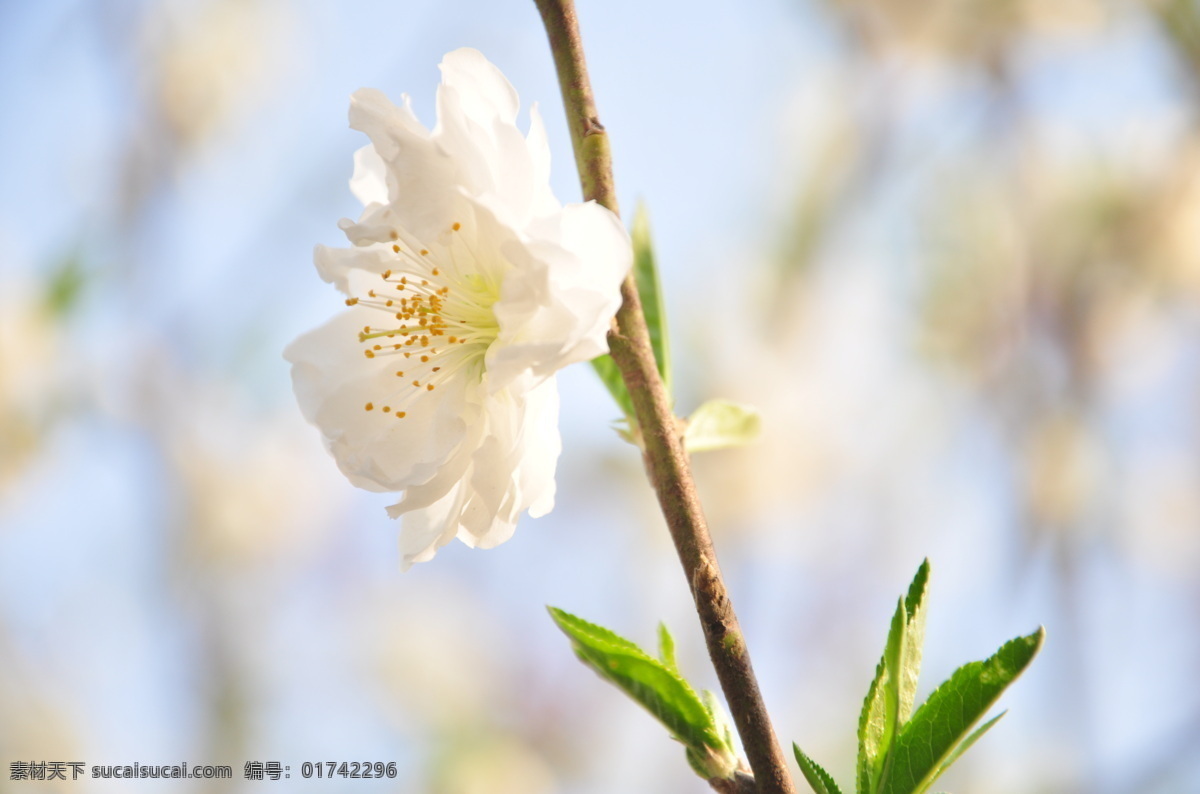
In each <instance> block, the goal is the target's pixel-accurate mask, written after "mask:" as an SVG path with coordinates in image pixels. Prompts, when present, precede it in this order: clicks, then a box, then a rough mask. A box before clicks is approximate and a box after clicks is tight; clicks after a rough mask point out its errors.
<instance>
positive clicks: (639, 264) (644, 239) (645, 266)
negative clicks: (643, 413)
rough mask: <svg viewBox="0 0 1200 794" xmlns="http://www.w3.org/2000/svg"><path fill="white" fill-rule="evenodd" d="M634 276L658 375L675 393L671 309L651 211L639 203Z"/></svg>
mask: <svg viewBox="0 0 1200 794" xmlns="http://www.w3.org/2000/svg"><path fill="white" fill-rule="evenodd" d="M630 237H631V238H632V240H633V279H634V281H635V282H636V284H637V291H638V297H639V298H641V301H642V314H643V315H644V316H645V318H646V327H647V328H649V329H650V346H651V347H652V348H654V361H655V363H657V364H658V374H659V375H661V376H662V379H663V383H664V384H666V387H667V394H670V393H671V346H670V341H669V339H668V337H667V310H666V307H665V306H664V305H663V298H662V285H661V284H660V283H659V280H658V267H657V265H656V264H655V260H654V244H653V243H652V242H651V240H650V213H649V212H647V210H646V205H645V204H643V203H641V202H639V203H638V206H637V210H635V211H634V213H633V229H632V230H631V232H630Z"/></svg>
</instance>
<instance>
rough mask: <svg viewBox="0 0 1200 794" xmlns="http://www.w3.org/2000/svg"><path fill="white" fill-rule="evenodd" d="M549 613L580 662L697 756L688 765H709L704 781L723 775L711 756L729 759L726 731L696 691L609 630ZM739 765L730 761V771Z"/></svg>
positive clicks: (551, 609)
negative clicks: (614, 687)
mask: <svg viewBox="0 0 1200 794" xmlns="http://www.w3.org/2000/svg"><path fill="white" fill-rule="evenodd" d="M549 610H550V616H551V617H552V618H553V619H554V622H555V623H557V624H558V627H559V628H560V629H562V631H563V633H564V634H566V635H567V636H568V637H569V638H570V639H571V644H572V646H573V647H574V650H575V655H576V656H578V657H579V659H580V661H582V662H583V663H584V664H586V665H587V666H588V667H590V668H592V670H594V671H595V672H596V673H597V674H598V675H600V677H602V678H604V679H606V680H607V681H609V682H610V683H612V684H615V685H616V686H617V687H618V688H619V689H621V690H622V691H623V692H624V693H625V694H627V695H629V696H630V697H631V698H633V699H634V700H636V701H637V702H638V703H640V704H641V705H642V706H643V707H644V708H645V709H646V710H647V711H649V712H650V713H651V714H653V715H654V716H655V717H656V718H658V721H659V722H661V723H662V724H663V725H664V726H665V727H666V728H667V730H668V731H670V732H671V736H672V737H673V738H675V739H678V740H679V741H681V742H683V743H684V744H685V745H687V746H688V748H689V750H691V751H694V753H695V755H696V758H695V759H693V753H689V755H688V757H689V760H694V761H697V762H699V761H704V760H708V761H709V763H710V765H709V766H708V767H706V772H707V774H706V775H705V777H717V776H719V775H717V774H714V767H713V766H712V765H711V764H712V759H711V758H708V757H710V756H723V755H726V754H727V750H728V748H727V747H726V744H725V741H724V737H723V736H722V731H721V730H720V729H719V728H718V727H717V725H716V724H715V723H714V721H713V716H712V714H711V712H710V711H709V709H708V708H707V707H706V706H705V705H704V703H703V702H702V701H701V700H700V697H699V696H698V695H697V694H696V692H695V690H693V689H692V687H691V686H690V685H689V684H688V683H687V682H686V681H684V680H683V678H681V677H680V676H679V674H678V673H677V672H675V671H674V670H673V669H671V668H669V667H668V666H667V665H666V664H664V663H663V662H660V661H659V660H657V659H655V658H653V657H651V656H649V655H647V654H646V653H645V652H644V651H642V650H641V649H640V648H638V646H636V645H634V644H633V643H632V642H630V641H629V640H627V639H625V638H623V637H621V636H619V635H617V634H614V633H613V632H611V631H609V630H608V629H606V628H603V627H601V626H597V625H595V624H593V623H588V622H587V621H585V620H582V619H580V618H578V617H575V616H574V615H571V614H569V613H567V612H564V611H562V610H561V609H555V608H554V607H549ZM718 760H720V759H718ZM736 760H737V759H736V757H733V758H732V762H733V763H732V766H731V767H730V770H729V771H730V772H731V771H732V768H733V767H736ZM718 765H719V764H718Z"/></svg>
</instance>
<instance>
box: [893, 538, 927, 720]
mask: <svg viewBox="0 0 1200 794" xmlns="http://www.w3.org/2000/svg"><path fill="white" fill-rule="evenodd" d="M928 590H929V560H928V559H926V560H924V561H922V562H921V566H920V567H919V568H917V574H916V576H914V577H913V580H912V584H910V585H909V586H908V595H907V596H905V599H904V612H905V614H906V621H905V626H904V648H903V661H902V663H901V667H900V670H901V675H900V688H899V712H898V717H899V722H900V724H901V725H903V724H904V723H906V722H908V718H909V717H910V716H911V715H912V710H913V703H914V701H915V698H916V695H917V678H918V676H919V675H920V674H921V654H922V651H923V649H924V646H925V613H926V609H925V594H926V592H927V591H928Z"/></svg>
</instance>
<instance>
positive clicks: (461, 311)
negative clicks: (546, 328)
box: [346, 222, 500, 419]
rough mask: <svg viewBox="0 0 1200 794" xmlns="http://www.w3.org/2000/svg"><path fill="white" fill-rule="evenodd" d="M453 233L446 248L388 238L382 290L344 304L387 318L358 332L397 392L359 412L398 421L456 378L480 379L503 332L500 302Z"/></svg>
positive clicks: (370, 356) (454, 228)
mask: <svg viewBox="0 0 1200 794" xmlns="http://www.w3.org/2000/svg"><path fill="white" fill-rule="evenodd" d="M461 229H462V224H460V223H457V222H456V223H455V224H454V225H453V226H452V227H451V228H450V233H449V234H448V236H447V241H448V242H447V244H445V245H442V246H435V247H433V251H434V252H433V253H431V249H430V248H429V247H425V246H423V245H421V244H420V243H419V241H417V240H414V239H410V238H407V237H406V236H405V237H403V238H402V235H401V233H400V232H399V231H393V232H392V234H391V237H392V240H393V241H394V242H393V245H392V254H393V255H394V256H395V258H396V267H395V269H394V270H385V271H384V272H383V273H382V274H380V278H381V283H380V285H379V286H378V287H376V288H374V289H370V290H368V291H367V294H366V295H365V296H364V297H354V298H348V299H347V300H346V305H347V306H362V307H365V308H369V309H373V310H376V311H378V312H379V313H381V314H384V315H386V316H387V319H386V320H382V321H377V324H372V325H364V326H363V328H362V330H361V331H360V332H359V333H358V340H359V342H360V343H361V344H362V352H363V356H364V357H366V358H368V359H375V360H383V361H386V362H387V365H388V366H389V367H394V368H393V370H392V371H393V372H394V373H395V378H396V381H395V383H396V385H395V386H394V387H392V388H390V389H385V390H384V392H385V393H384V394H381V395H379V397H378V398H377V399H378V403H377V402H376V400H375V399H372V400H371V401H370V402H368V403H366V405H364V406H363V408H364V410H367V411H374V410H377V409H378V410H379V411H380V412H381V413H384V414H393V415H395V416H396V417H397V418H400V419H403V418H404V417H405V416H407V411H406V410H405V408H406V407H408V406H409V405H410V403H411V401H412V400H413V399H415V398H416V397H417V396H419V395H421V394H425V393H428V392H431V391H434V390H435V389H436V388H437V387H438V386H439V385H441V384H443V383H445V382H446V381H448V380H449V379H451V378H454V377H466V378H473V379H476V380H478V379H479V378H481V377H482V376H483V357H484V354H485V353H486V352H487V349H488V347H489V346H491V344H492V342H494V341H495V340H496V337H497V336H498V335H499V333H500V328H499V325H498V324H497V322H496V316H495V314H494V313H493V312H492V304H494V303H495V302H496V300H497V299H498V298H499V295H500V289H499V284H498V282H496V281H495V279H493V278H490V277H489V275H488V273H487V271H486V269H485V268H482V267H480V264H481V263H480V261H479V259H478V258H477V257H476V256H475V254H474V252H473V251H472V249H471V247H470V245H468V244H467V242H466V240H465V239H464V238H463V236H462V235H461V234H459V233H458V232H459V231H460V230H461Z"/></svg>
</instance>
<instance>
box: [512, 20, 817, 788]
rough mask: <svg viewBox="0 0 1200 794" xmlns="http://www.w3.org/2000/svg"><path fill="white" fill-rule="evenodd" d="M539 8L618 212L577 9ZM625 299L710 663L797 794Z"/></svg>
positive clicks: (633, 358) (663, 496) (616, 357)
mask: <svg viewBox="0 0 1200 794" xmlns="http://www.w3.org/2000/svg"><path fill="white" fill-rule="evenodd" d="M535 2H536V3H537V7H538V10H539V11H540V12H541V15H542V21H543V22H544V23H545V26H546V32H547V34H548V35H549V37H550V49H551V51H552V52H553V53H554V64H555V67H556V68H557V70H558V79H559V84H560V85H561V87H562V96H563V105H564V106H565V108H566V113H567V124H568V125H569V126H570V129H571V142H572V144H573V145H574V148H575V164H576V166H577V167H578V169H579V179H580V183H581V185H582V187H583V197H584V198H585V199H587V200H595V201H596V202H598V203H600V204H602V205H604V206H605V207H608V208H609V209H610V210H612V211H613V212H618V209H617V198H616V189H615V187H614V185H613V175H612V158H611V156H610V152H609V141H608V133H607V132H606V131H605V129H604V126H603V125H602V124H601V123H600V118H599V116H598V114H597V112H596V103H595V100H594V98H593V96H592V88H591V83H590V81H589V80H588V74H587V66H586V64H585V62H584V57H583V43H582V41H581V40H580V36H579V24H578V21H577V19H576V16H575V5H574V0H535ZM621 297H622V299H623V303H622V305H621V308H620V310H618V312H617V317H616V323H615V325H614V327H613V329H612V330H610V331H609V334H608V342H609V348H610V350H611V352H612V357H613V361H615V362H616V364H617V367H618V368H619V369H620V371H621V375H622V377H623V378H624V379H625V383H626V386H627V387H628V390H629V394H630V397H631V398H632V400H633V407H634V412H635V414H636V417H637V421H638V426H639V428H640V429H641V433H642V438H643V444H644V448H645V455H644V459H645V464H646V469H647V472H648V474H649V477H650V482H651V484H652V485H653V487H654V491H655V493H656V494H657V495H658V501H659V504H660V506H661V507H662V511H663V514H664V515H665V516H666V519H667V526H668V528H669V529H670V531H671V538H672V540H673V541H674V542H675V549H676V551H678V553H679V560H680V562H681V563H682V564H683V570H684V573H685V574H686V575H687V579H688V583H689V585H690V586H691V590H692V597H693V599H694V600H695V602H696V611H697V613H698V615H699V617H700V625H701V627H702V628H703V630H704V638H705V641H706V642H707V644H708V653H709V656H710V657H711V658H712V662H713V667H714V668H716V672H717V678H718V680H719V681H720V682H721V689H722V691H723V692H724V693H725V699H726V701H728V703H729V711H730V713H731V714H732V715H733V721H734V724H735V725H736V726H737V730H738V734H739V736H740V737H741V739H742V746H743V747H744V748H745V750H746V757H747V760H748V761H749V763H750V768H751V769H752V770H753V772H754V781H755V782H756V785H757V790H758V792H759V794H794V792H795V788H794V786H793V784H792V779H791V777H790V776H789V775H788V772H787V762H786V761H785V760H784V756H783V753H782V752H781V751H780V748H779V742H778V741H777V740H776V738H775V731H774V729H773V728H772V727H771V720H770V717H769V716H768V715H767V709H766V706H765V705H764V703H763V699H762V694H761V693H760V692H759V689H758V681H757V680H756V679H755V677H754V670H753V669H752V668H751V665H750V654H749V651H748V650H747V649H746V641H745V639H744V638H743V637H742V631H741V628H740V627H739V626H738V620H737V616H736V615H735V614H734V611H733V604H732V602H731V601H730V599H729V593H728V591H727V590H726V589H725V582H724V580H723V579H722V578H721V570H720V568H719V567H718V565H717V555H716V552H715V551H714V549H713V544H712V538H711V537H710V536H709V533H708V525H707V524H706V522H705V520H704V513H703V510H702V508H701V506H700V500H699V497H698V496H697V494H696V486H695V483H694V482H693V480H692V473H691V466H690V464H689V462H688V457H687V453H686V452H685V451H684V447H683V438H682V435H681V434H680V431H679V425H678V422H677V420H676V418H675V414H674V411H673V410H672V408H671V402H670V398H669V396H668V394H667V390H666V388H665V387H664V385H663V382H662V379H661V378H660V377H659V374H658V369H657V367H656V366H655V361H654V351H653V348H652V347H651V346H650V334H649V331H648V330H647V328H646V320H645V317H644V316H643V314H642V306H641V301H640V300H639V299H638V293H637V287H636V285H635V284H634V281H633V277H632V275H631V276H630V277H629V278H627V279H626V280H625V283H624V284H622V285H621ZM745 777H746V776H744V775H743V776H741V778H742V779H738V780H736V781H727V782H729V783H732V784H734V786H735V788H732V789H727V790H731V791H745V790H747V788H748V785H747V784H748V781H747V780H745ZM716 787H717V786H716V785H714V788H716ZM719 790H720V789H719Z"/></svg>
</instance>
